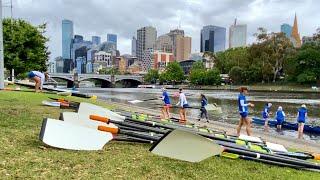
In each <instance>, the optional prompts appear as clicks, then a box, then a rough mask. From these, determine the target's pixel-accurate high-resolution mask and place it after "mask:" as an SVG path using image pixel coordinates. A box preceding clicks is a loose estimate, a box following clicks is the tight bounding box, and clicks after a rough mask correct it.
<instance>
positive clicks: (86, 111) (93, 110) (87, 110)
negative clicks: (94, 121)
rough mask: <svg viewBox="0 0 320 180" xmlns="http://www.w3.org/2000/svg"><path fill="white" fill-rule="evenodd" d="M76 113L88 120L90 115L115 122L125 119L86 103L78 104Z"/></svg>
mask: <svg viewBox="0 0 320 180" xmlns="http://www.w3.org/2000/svg"><path fill="white" fill-rule="evenodd" d="M78 113H79V114H81V115H83V116H86V117H87V118H88V119H89V116H90V115H99V116H106V117H108V118H110V119H112V120H115V121H123V120H124V119H125V117H124V116H121V115H119V114H117V113H115V112H112V111H110V110H109V109H106V108H103V107H101V106H97V105H94V104H90V103H86V102H82V103H80V106H79V109H78Z"/></svg>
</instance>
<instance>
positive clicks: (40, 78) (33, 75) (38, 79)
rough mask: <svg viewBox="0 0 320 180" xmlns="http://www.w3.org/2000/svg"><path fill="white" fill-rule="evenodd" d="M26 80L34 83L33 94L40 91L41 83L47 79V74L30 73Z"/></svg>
mask: <svg viewBox="0 0 320 180" xmlns="http://www.w3.org/2000/svg"><path fill="white" fill-rule="evenodd" d="M28 78H29V79H31V80H33V81H34V82H35V83H36V84H35V92H39V91H42V88H43V83H44V82H45V81H46V80H48V79H49V74H48V73H47V72H45V73H42V72H39V71H30V72H29V73H28Z"/></svg>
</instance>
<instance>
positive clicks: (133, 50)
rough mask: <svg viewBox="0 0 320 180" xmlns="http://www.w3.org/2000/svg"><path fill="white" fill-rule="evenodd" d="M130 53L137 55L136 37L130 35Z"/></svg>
mask: <svg viewBox="0 0 320 180" xmlns="http://www.w3.org/2000/svg"><path fill="white" fill-rule="evenodd" d="M131 55H132V56H136V55H137V39H136V37H134V36H133V37H132V41H131Z"/></svg>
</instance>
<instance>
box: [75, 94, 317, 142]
mask: <svg viewBox="0 0 320 180" xmlns="http://www.w3.org/2000/svg"><path fill="white" fill-rule="evenodd" d="M79 90H80V92H83V93H90V94H94V95H97V96H98V97H99V98H101V99H106V100H107V99H108V100H111V101H115V102H122V103H128V101H130V100H135V99H138V100H143V99H150V98H155V97H160V96H161V94H162V92H161V90H160V89H143V88H80V89H79ZM175 92H177V90H168V93H169V95H170V97H171V101H172V104H175V103H176V102H177V101H178V99H177V98H174V97H173V94H174V93H175ZM185 93H186V95H187V100H188V103H189V105H190V106H199V105H200V93H203V94H205V95H206V96H207V98H208V101H209V103H216V104H218V105H219V106H220V107H221V108H222V113H221V114H217V113H215V112H214V111H211V112H210V111H209V119H210V120H212V121H221V122H227V123H232V124H237V123H238V122H239V113H238V107H237V106H238V105H237V97H238V92H235V91H228V90H185ZM247 100H248V101H249V102H251V103H253V104H254V105H255V106H254V108H250V110H249V111H250V117H254V116H255V117H261V112H262V110H263V107H264V105H265V104H266V103H267V102H271V103H272V104H273V106H272V107H271V112H272V113H273V114H274V113H275V111H276V110H277V108H278V106H282V107H283V109H284V112H285V113H286V115H287V118H286V121H289V122H295V121H296V114H297V109H298V108H299V107H300V106H301V104H306V106H307V108H308V116H309V117H308V121H309V122H311V121H315V122H316V123H317V124H320V95H319V94H317V93H282V92H249V94H248V95H247ZM136 105H138V106H142V107H148V108H152V109H157V108H158V109H159V113H160V106H161V101H160V100H156V101H146V102H143V103H138V104H136ZM177 111H178V109H172V112H175V113H176V112H177ZM188 115H191V116H194V117H197V116H198V115H199V110H198V109H188ZM272 118H273V115H272ZM254 128H257V129H260V130H263V127H261V126H254ZM270 133H277V132H276V131H275V130H274V129H271V131H270ZM281 133H282V134H285V135H287V136H292V137H297V132H296V131H291V130H284V131H283V132H281ZM304 138H305V139H311V140H316V141H319V142H320V136H314V135H308V134H306V135H305V136H304Z"/></svg>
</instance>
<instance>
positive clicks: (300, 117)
mask: <svg viewBox="0 0 320 180" xmlns="http://www.w3.org/2000/svg"><path fill="white" fill-rule="evenodd" d="M307 115H308V110H307V106H306V105H305V104H302V105H301V107H300V108H299V109H298V114H297V121H298V139H301V138H303V129H304V124H305V123H306V119H307Z"/></svg>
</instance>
